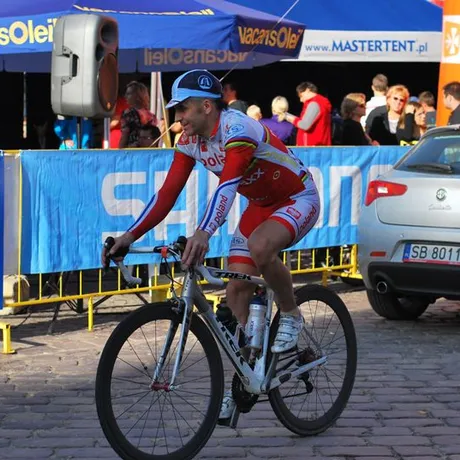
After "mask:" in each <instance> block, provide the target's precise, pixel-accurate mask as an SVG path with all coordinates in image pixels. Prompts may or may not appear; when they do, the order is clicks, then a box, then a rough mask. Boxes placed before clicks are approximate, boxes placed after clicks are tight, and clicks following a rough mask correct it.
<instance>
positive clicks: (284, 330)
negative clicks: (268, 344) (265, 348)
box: [272, 313, 305, 353]
mask: <svg viewBox="0 0 460 460" xmlns="http://www.w3.org/2000/svg"><path fill="white" fill-rule="evenodd" d="M304 324H305V320H304V318H303V316H302V315H301V314H300V315H299V316H294V315H286V314H285V313H281V314H280V322H279V325H278V332H277V333H276V337H275V341H274V342H273V345H272V353H285V352H286V351H289V350H291V349H292V348H294V347H295V346H296V345H297V342H298V341H299V335H300V332H301V331H302V329H303V326H304Z"/></svg>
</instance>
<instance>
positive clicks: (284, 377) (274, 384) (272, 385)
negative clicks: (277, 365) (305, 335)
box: [269, 356, 327, 391]
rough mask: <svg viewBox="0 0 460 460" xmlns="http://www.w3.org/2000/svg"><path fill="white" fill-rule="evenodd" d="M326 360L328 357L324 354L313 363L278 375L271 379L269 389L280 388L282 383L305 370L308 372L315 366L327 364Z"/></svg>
mask: <svg viewBox="0 0 460 460" xmlns="http://www.w3.org/2000/svg"><path fill="white" fill-rule="evenodd" d="M326 361H327V357H326V356H324V357H323V358H320V359H317V360H315V361H312V362H311V363H308V364H304V365H303V366H300V367H299V368H298V369H296V370H295V371H291V372H283V373H282V374H280V375H278V376H277V377H275V378H274V379H272V380H271V382H270V385H269V391H270V390H274V389H275V388H278V387H279V386H280V385H282V384H283V383H286V382H287V381H288V380H291V379H293V378H294V377H297V376H298V375H302V374H304V373H305V372H308V371H309V370H310V369H313V368H314V367H317V366H321V365H322V364H325V363H326Z"/></svg>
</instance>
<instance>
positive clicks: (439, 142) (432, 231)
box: [358, 125, 460, 319]
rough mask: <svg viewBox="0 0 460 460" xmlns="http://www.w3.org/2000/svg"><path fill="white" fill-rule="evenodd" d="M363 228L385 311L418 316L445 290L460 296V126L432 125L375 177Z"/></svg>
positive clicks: (367, 274) (374, 287)
mask: <svg viewBox="0 0 460 460" xmlns="http://www.w3.org/2000/svg"><path fill="white" fill-rule="evenodd" d="M358 231H359V238H358V258H359V267H360V271H361V274H362V276H363V280H364V284H365V286H366V289H367V295H368V298H369V302H370V304H371V306H372V308H373V309H374V310H375V311H376V312H377V313H378V314H379V315H381V316H383V317H385V318H388V319H415V318H418V317H419V316H420V315H421V314H422V313H423V312H424V311H425V310H426V309H427V307H428V306H429V304H431V303H433V302H435V300H436V299H437V298H439V297H446V298H451V299H460V125H454V126H448V127H440V128H434V129H431V130H429V131H428V132H427V133H426V134H425V135H424V136H423V137H422V139H421V140H420V142H418V143H417V144H416V145H415V146H414V147H412V148H411V149H410V150H409V151H408V152H407V154H406V155H405V156H404V157H403V158H402V159H401V160H399V161H398V162H397V163H396V164H395V165H394V166H393V168H392V169H391V170H390V171H388V172H387V173H385V174H383V175H382V176H381V177H379V178H378V179H377V180H375V181H372V182H370V184H369V185H368V190H367V195H366V198H365V204H364V206H363V208H362V210H361V216H360V221H359V230H358Z"/></svg>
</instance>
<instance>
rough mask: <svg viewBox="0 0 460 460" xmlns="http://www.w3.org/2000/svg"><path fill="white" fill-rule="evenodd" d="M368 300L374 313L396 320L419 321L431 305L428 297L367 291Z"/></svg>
mask: <svg viewBox="0 0 460 460" xmlns="http://www.w3.org/2000/svg"><path fill="white" fill-rule="evenodd" d="M367 298H368V299H369V303H370V304H371V307H372V308H373V309H374V311H375V312H376V313H377V314H378V315H380V316H383V317H384V318H387V319H395V320H410V319H417V318H418V317H419V316H420V315H421V314H423V313H424V311H425V310H426V309H427V308H428V305H430V303H431V302H430V300H429V299H427V298H426V297H398V296H397V295H396V294H393V293H388V294H379V293H378V292H377V291H374V290H372V289H368V290H367Z"/></svg>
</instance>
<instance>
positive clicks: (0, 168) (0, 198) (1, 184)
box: [0, 151, 5, 310]
mask: <svg viewBox="0 0 460 460" xmlns="http://www.w3.org/2000/svg"><path fill="white" fill-rule="evenodd" d="M3 158H4V157H3V152H1V151H0V222H2V225H1V227H0V280H1V282H0V310H1V309H3V263H4V260H3V236H4V233H3V229H4V227H5V225H4V222H5V220H4V212H3V211H4V199H5V176H4V170H5V168H4V165H3Z"/></svg>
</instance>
